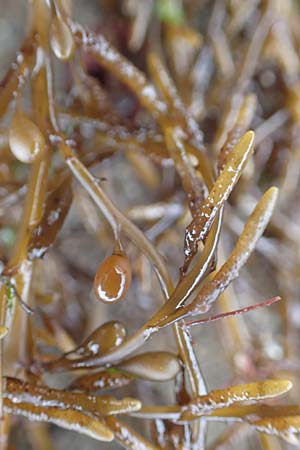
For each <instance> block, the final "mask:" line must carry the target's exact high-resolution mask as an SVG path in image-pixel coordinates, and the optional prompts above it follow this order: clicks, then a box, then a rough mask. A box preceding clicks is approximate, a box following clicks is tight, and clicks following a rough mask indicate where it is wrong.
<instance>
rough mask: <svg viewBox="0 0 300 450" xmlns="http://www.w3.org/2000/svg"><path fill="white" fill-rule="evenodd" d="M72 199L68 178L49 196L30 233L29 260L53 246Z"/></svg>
mask: <svg viewBox="0 0 300 450" xmlns="http://www.w3.org/2000/svg"><path fill="white" fill-rule="evenodd" d="M72 198H73V196H72V191H71V179H70V178H69V177H68V178H66V179H65V180H64V181H63V182H62V183H61V184H60V185H59V186H58V187H57V188H56V189H55V190H54V191H52V192H51V193H50V194H49V196H48V198H47V200H46V206H45V212H44V215H43V218H42V221H41V223H39V224H38V225H37V227H36V228H35V229H34V230H33V231H32V235H31V240H30V242H29V246H28V253H29V257H30V259H35V258H41V257H42V256H43V255H44V254H45V253H46V251H47V250H48V248H49V247H51V246H52V245H53V244H54V242H55V240H56V237H57V234H58V232H59V231H60V229H61V228H62V226H63V223H64V221H65V218H66V216H67V214H68V211H69V209H70V206H71V203H72Z"/></svg>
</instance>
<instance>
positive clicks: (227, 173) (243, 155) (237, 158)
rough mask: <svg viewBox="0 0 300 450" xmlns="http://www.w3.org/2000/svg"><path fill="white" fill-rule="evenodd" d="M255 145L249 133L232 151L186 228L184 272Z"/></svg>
mask: <svg viewBox="0 0 300 450" xmlns="http://www.w3.org/2000/svg"><path fill="white" fill-rule="evenodd" d="M253 145H254V132H253V131H248V132H247V133H246V134H245V135H244V136H243V137H242V138H241V139H240V141H239V142H238V144H237V145H236V146H235V148H234V149H233V150H232V152H231V154H230V156H229V158H228V161H227V163H226V165H225V167H224V169H223V170H222V172H221V173H220V175H219V177H218V178H217V180H216V181H215V183H214V185H213V187H212V189H211V191H210V193H209V195H208V197H207V198H206V200H205V201H204V203H203V205H202V207H201V209H200V211H199V214H198V215H197V216H196V217H195V218H194V219H193V220H192V222H191V223H190V225H189V226H188V227H187V228H186V232H185V248H184V252H185V261H184V266H183V271H184V272H186V270H187V268H188V266H189V264H190V262H191V260H192V258H193V256H194V255H195V253H196V251H197V245H198V242H199V241H202V240H204V239H205V238H206V236H207V233H208V231H209V230H210V228H211V225H212V222H213V220H214V218H215V217H216V214H217V212H218V211H219V210H220V208H221V207H222V205H223V204H224V202H225V201H226V200H227V199H228V197H229V195H230V193H231V191H232V189H233V188H234V186H235V184H236V183H237V181H238V179H239V178H240V176H241V174H242V171H243V169H244V167H245V165H246V163H247V161H248V159H249V157H250V155H251V154H252V152H253Z"/></svg>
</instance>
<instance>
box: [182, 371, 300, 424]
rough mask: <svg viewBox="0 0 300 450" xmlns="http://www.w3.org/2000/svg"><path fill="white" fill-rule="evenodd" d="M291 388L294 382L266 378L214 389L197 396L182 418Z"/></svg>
mask: <svg viewBox="0 0 300 450" xmlns="http://www.w3.org/2000/svg"><path fill="white" fill-rule="evenodd" d="M291 388H292V383H291V382H290V381H288V380H265V381H259V382H257V383H250V384H241V385H237V386H231V387H229V388H227V389H220V390H216V391H212V392H210V393H209V394H207V395H203V396H200V397H198V398H196V399H195V400H193V401H191V402H190V403H189V404H188V405H187V406H186V407H184V410H183V412H182V414H181V417H180V419H181V420H192V419H195V418H196V417H199V416H201V415H205V414H207V413H209V412H210V411H212V410H214V409H217V408H224V407H226V406H230V405H232V404H234V403H237V402H245V401H251V400H263V399H266V398H273V397H277V396H279V395H282V394H284V393H286V392H287V391H289V390H290V389H291Z"/></svg>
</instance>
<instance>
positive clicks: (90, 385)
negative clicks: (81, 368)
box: [69, 368, 134, 392]
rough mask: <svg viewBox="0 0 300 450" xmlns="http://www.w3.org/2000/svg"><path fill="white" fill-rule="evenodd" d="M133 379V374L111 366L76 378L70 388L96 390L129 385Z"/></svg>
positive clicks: (87, 390) (86, 390)
mask: <svg viewBox="0 0 300 450" xmlns="http://www.w3.org/2000/svg"><path fill="white" fill-rule="evenodd" d="M133 379H134V377H133V376H132V375H129V374H125V373H124V372H122V371H119V370H118V369H114V368H111V369H107V370H102V371H101V372H95V373H93V374H91V375H84V376H82V377H79V378H76V380H74V381H73V382H72V384H71V385H70V387H69V388H70V389H74V390H79V391H85V392H96V391H100V390H105V389H116V388H120V387H122V386H127V385H128V384H129V383H130V382H131V381H132V380H133Z"/></svg>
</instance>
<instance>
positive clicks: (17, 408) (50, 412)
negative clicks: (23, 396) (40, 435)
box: [4, 398, 114, 442]
mask: <svg viewBox="0 0 300 450" xmlns="http://www.w3.org/2000/svg"><path fill="white" fill-rule="evenodd" d="M4 412H5V413H6V414H13V415H21V416H24V417H27V418H28V419H29V420H35V421H39V422H49V423H53V424H55V425H57V426H59V427H61V428H65V429H66V430H72V431H76V432H78V433H82V434H86V435H87V436H90V437H92V438H94V439H97V440H98V441H106V442H110V441H112V440H113V438H114V435H113V433H112V432H111V431H110V429H109V428H108V427H107V426H105V425H104V424H103V423H102V422H101V421H100V420H99V419H94V418H92V417H90V416H87V415H85V414H84V413H82V412H80V411H76V410H74V409H68V410H64V409H59V408H55V407H50V406H48V407H47V408H43V407H41V406H35V405H33V404H30V403H25V402H22V403H14V402H13V401H12V400H9V399H8V398H5V399H4Z"/></svg>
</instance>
